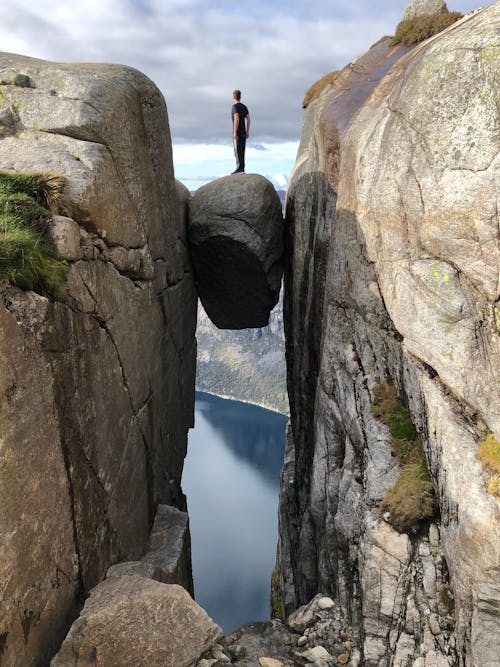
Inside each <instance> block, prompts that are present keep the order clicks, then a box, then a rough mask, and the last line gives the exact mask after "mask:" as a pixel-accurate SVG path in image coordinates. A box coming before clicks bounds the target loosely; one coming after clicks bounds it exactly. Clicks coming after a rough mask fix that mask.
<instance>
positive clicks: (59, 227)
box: [47, 215, 82, 262]
mask: <svg viewBox="0 0 500 667" xmlns="http://www.w3.org/2000/svg"><path fill="white" fill-rule="evenodd" d="M47 236H48V237H49V239H50V240H51V241H52V243H53V244H54V246H55V248H56V252H57V254H58V256H59V257H60V258H61V259H66V260H67V261H69V262H75V261H76V260H78V259H81V257H82V250H81V248H80V225H79V224H78V223H77V222H75V221H74V220H72V219H71V218H66V217H64V216H63V215H54V216H53V217H52V220H51V222H50V224H49V227H48V229H47Z"/></svg>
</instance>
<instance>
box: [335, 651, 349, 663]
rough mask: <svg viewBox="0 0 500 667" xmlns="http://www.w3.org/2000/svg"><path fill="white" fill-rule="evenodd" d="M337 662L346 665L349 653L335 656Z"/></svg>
mask: <svg viewBox="0 0 500 667" xmlns="http://www.w3.org/2000/svg"><path fill="white" fill-rule="evenodd" d="M337 662H339V663H340V664H341V665H346V664H347V663H348V662H349V653H341V654H340V655H339V656H337Z"/></svg>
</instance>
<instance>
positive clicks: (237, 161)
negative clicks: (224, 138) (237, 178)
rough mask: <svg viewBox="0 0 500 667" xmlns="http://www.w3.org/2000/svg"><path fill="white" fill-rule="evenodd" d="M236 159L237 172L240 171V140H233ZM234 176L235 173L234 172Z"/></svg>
mask: <svg viewBox="0 0 500 667" xmlns="http://www.w3.org/2000/svg"><path fill="white" fill-rule="evenodd" d="M233 147H234V159H235V160H236V171H238V170H239V169H240V156H239V150H238V139H233ZM233 174H234V172H233Z"/></svg>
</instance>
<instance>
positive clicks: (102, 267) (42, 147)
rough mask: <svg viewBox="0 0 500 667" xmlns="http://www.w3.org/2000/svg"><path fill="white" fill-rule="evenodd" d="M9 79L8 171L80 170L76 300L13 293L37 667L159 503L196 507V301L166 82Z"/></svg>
mask: <svg viewBox="0 0 500 667" xmlns="http://www.w3.org/2000/svg"><path fill="white" fill-rule="evenodd" d="M0 80H1V81H2V85H1V87H0V90H1V95H0V136H1V137H2V138H1V139H0V169H4V170H14V171H22V172H25V171H37V172H38V171H42V172H49V173H52V174H57V175H61V176H64V177H65V178H66V179H67V183H66V187H65V189H64V192H63V202H62V208H63V210H64V213H65V215H64V216H62V217H56V218H54V221H53V223H52V226H51V229H50V230H49V231H50V234H51V235H52V238H53V240H54V243H55V245H56V248H57V249H58V252H59V254H60V257H61V258H64V259H65V260H67V263H68V264H67V265H68V282H67V286H66V288H65V289H64V291H63V293H62V295H61V297H60V299H58V300H56V301H49V300H48V299H47V298H45V297H42V296H39V295H37V294H34V293H31V292H22V291H21V290H19V289H17V288H14V287H9V286H8V285H2V288H1V296H2V304H1V307H0V347H1V355H0V364H1V367H2V368H1V377H2V383H1V401H0V410H1V418H2V444H1V449H0V499H1V502H0V533H1V534H2V540H1V541H0V578H1V581H2V584H1V587H0V655H1V661H2V664H3V663H4V662H5V664H6V665H9V666H12V667H17V666H21V665H22V667H29V666H31V665H44V664H47V662H48V660H49V658H50V656H51V655H53V653H54V652H55V650H56V649H57V647H58V645H59V644H60V641H61V640H62V637H63V635H64V632H65V631H66V629H67V627H68V625H69V623H70V622H71V620H72V617H74V614H75V610H76V607H77V605H78V604H79V602H80V599H81V596H82V595H83V594H84V593H85V592H86V591H87V590H89V589H90V588H92V587H93V586H94V585H95V584H97V583H98V582H99V581H100V580H101V579H102V578H103V577H104V575H105V572H106V570H107V568H108V566H109V565H110V564H111V563H113V562H116V561H120V560H127V559H136V560H138V559H139V558H140V557H141V556H142V554H143V551H144V548H145V545H146V543H147V540H148V537H149V530H150V527H151V525H152V522H153V517H154V514H155V511H156V507H157V505H158V503H160V502H161V503H166V504H169V505H176V506H178V507H181V508H183V507H184V499H183V495H182V492H181V489H180V476H181V471H182V464H183V459H184V455H185V449H186V432H187V428H188V427H189V426H190V425H191V424H192V420H193V397H194V392H193V386H194V369H195V338H194V331H195V325H196V294H195V290H194V282H193V279H192V275H191V273H190V264H189V259H188V255H187V251H186V229H185V223H186V220H185V218H184V214H185V206H184V208H183V206H181V205H180V204H178V199H177V196H176V190H175V183H174V178H173V167H172V157H171V146H170V140H169V127H168V117H167V111H166V107H165V103H164V100H163V98H162V96H161V94H160V93H159V91H158V90H157V89H156V87H155V86H154V85H153V84H152V83H151V82H150V81H149V80H148V79H147V78H146V77H144V76H143V75H141V74H140V73H138V72H136V71H135V70H132V69H130V68H126V67H121V66H115V65H65V64H56V63H47V62H43V61H38V60H33V59H30V58H23V57H21V56H11V55H7V54H2V55H0Z"/></svg>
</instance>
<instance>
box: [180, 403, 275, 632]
mask: <svg viewBox="0 0 500 667" xmlns="http://www.w3.org/2000/svg"><path fill="white" fill-rule="evenodd" d="M286 422H287V417H285V416H284V415H281V414H278V413H276V412H271V411H269V410H264V409H263V408H259V407H257V406H255V405H250V404H247V403H240V402H239V401H231V400H226V399H222V398H218V397H216V396H212V395H210V394H205V393H201V392H197V394H196V405H195V427H194V429H193V430H191V431H190V435H189V448H188V455H187V458H186V462H185V465H184V474H183V479H182V486H183V490H184V493H185V494H186V496H187V502H188V511H189V520H190V527H191V545H192V560H193V578H194V589H195V597H196V600H197V602H198V603H199V604H200V605H201V606H202V607H203V608H204V609H206V611H207V612H208V614H209V615H210V616H211V617H212V618H213V619H214V620H215V621H216V622H217V623H218V624H219V625H220V626H221V627H222V628H223V630H224V632H226V633H229V632H231V631H233V630H235V629H236V628H238V627H240V626H241V625H243V623H247V622H248V621H259V620H267V619H269V615H270V608H269V598H270V578H271V574H272V571H273V568H274V563H275V557H276V544H277V537H278V494H279V476H280V471H281V466H282V463H283V454H284V447H285V426H286Z"/></svg>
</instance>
